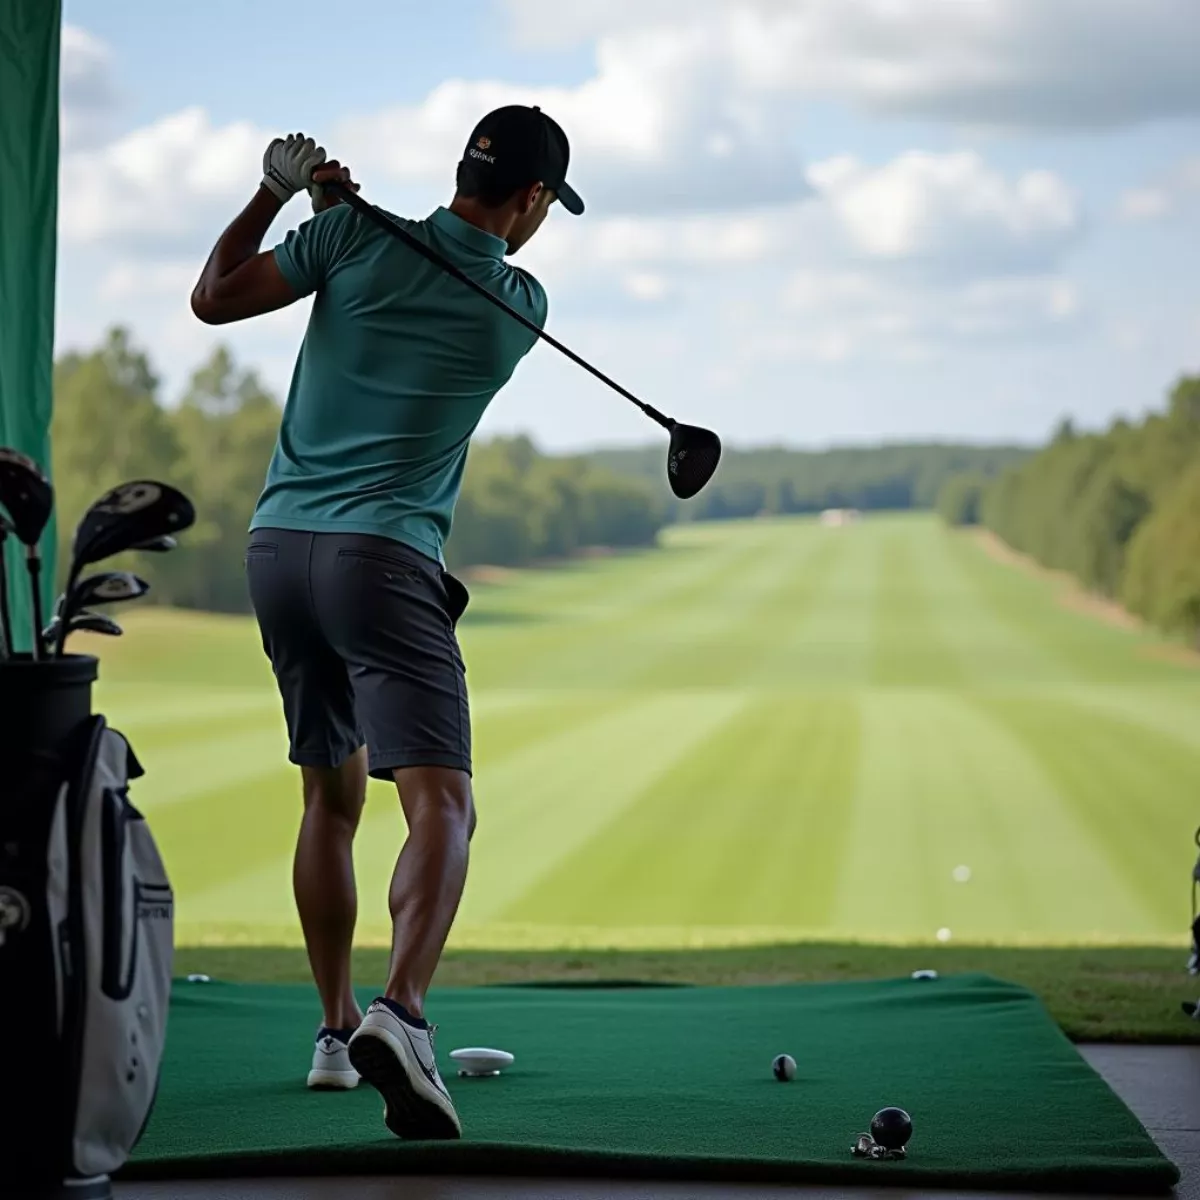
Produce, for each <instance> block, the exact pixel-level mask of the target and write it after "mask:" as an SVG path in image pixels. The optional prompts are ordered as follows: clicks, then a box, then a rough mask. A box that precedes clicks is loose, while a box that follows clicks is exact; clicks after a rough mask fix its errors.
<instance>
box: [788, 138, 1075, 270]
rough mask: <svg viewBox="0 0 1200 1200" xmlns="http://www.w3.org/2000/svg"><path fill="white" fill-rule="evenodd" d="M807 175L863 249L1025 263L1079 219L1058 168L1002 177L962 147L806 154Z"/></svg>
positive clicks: (1048, 251) (888, 254) (970, 263)
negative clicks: (885, 158)
mask: <svg viewBox="0 0 1200 1200" xmlns="http://www.w3.org/2000/svg"><path fill="white" fill-rule="evenodd" d="M809 177H810V179H811V180H812V181H813V184H814V185H815V186H816V188H817V189H818V191H820V193H821V194H822V196H823V197H824V198H825V199H826V200H828V202H829V204H830V205H831V206H832V208H833V211H834V212H835V214H836V216H837V219H838V221H839V223H840V225H841V226H842V228H843V229H844V230H845V232H846V233H847V234H848V236H849V237H850V239H851V241H852V243H853V244H854V246H855V248H856V249H858V250H859V251H861V252H862V253H864V254H866V255H868V256H869V257H872V258H878V259H885V260H892V261H895V260H901V259H925V260H944V261H945V262H947V263H953V264H954V265H955V266H956V267H957V268H958V269H960V270H961V269H978V268H979V267H980V265H987V266H989V267H1000V268H1009V269H1026V268H1028V267H1029V266H1031V265H1036V264H1039V263H1044V262H1045V261H1047V260H1052V259H1054V258H1056V257H1057V256H1058V255H1059V254H1060V253H1061V251H1062V250H1063V249H1064V248H1065V246H1066V245H1067V244H1068V243H1069V242H1070V241H1071V240H1072V239H1073V238H1074V236H1075V235H1076V234H1077V233H1078V231H1079V229H1080V224H1081V217H1080V209H1079V202H1078V200H1077V199H1076V197H1075V196H1074V194H1073V193H1072V191H1071V190H1070V188H1068V187H1067V185H1066V184H1065V183H1064V182H1063V181H1062V180H1061V179H1060V178H1059V177H1058V176H1057V175H1054V174H1053V173H1051V172H1048V171H1031V172H1028V173H1027V174H1024V175H1022V176H1019V177H1018V178H1017V179H1015V180H1012V181H1009V180H1007V179H1005V178H1004V176H1002V175H1001V174H1000V173H999V172H997V171H995V170H993V169H991V168H990V167H988V165H987V164H986V163H985V162H984V161H983V159H982V158H981V157H980V156H979V155H978V154H975V153H973V152H968V151H963V152H958V153H951V154H928V153H922V152H920V151H910V152H908V153H906V154H902V155H900V156H899V157H898V158H896V159H893V160H892V161H891V162H890V163H886V164H885V165H883V166H882V167H878V168H871V167H868V166H866V165H864V164H862V163H860V162H859V161H858V160H856V159H855V158H853V157H851V156H848V155H847V156H841V157H838V158H834V159H830V160H828V161H826V162H823V163H817V164H815V165H814V166H813V167H812V168H811V170H810V172H809Z"/></svg>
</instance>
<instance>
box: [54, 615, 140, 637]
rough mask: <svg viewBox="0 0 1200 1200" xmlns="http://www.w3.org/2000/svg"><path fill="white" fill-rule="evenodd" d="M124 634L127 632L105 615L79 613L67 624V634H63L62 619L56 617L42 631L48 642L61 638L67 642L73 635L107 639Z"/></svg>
mask: <svg viewBox="0 0 1200 1200" xmlns="http://www.w3.org/2000/svg"><path fill="white" fill-rule="evenodd" d="M124 632H125V630H123V629H122V628H121V626H120V625H118V624H117V623H116V621H114V620H113V619H112V617H106V616H105V615H104V614H103V613H94V612H77V613H76V614H75V615H74V616H73V617H71V619H70V620H69V621H68V622H67V627H66V633H64V632H63V619H62V617H61V616H55V617H52V618H51V620H50V623H49V624H48V625H47V626H46V628H45V629H44V630H42V637H43V638H44V639H45V640H46V641H47V642H50V641H54V640H55V639H56V638H60V637H61V639H62V641H64V642H65V641H66V639H67V635H68V634H72V633H100V634H103V635H104V636H105V637H120V636H121V635H122V634H123V633H124Z"/></svg>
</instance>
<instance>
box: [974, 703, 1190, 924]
mask: <svg viewBox="0 0 1200 1200" xmlns="http://www.w3.org/2000/svg"><path fill="white" fill-rule="evenodd" d="M974 703H975V704H977V705H978V706H979V707H980V709H981V710H982V711H985V712H987V713H988V714H989V715H990V717H991V718H992V719H993V720H994V721H996V722H997V723H999V724H1001V725H1003V726H1004V727H1005V728H1007V729H1008V730H1009V731H1010V732H1011V733H1012V735H1013V736H1014V737H1015V738H1017V739H1019V740H1020V742H1021V744H1022V745H1023V746H1024V747H1025V749H1026V752H1027V753H1028V754H1029V755H1030V756H1031V757H1033V758H1034V759H1035V760H1036V761H1037V762H1038V763H1039V764H1040V765H1041V769H1042V770H1043V771H1044V773H1045V774H1046V776H1047V778H1049V779H1051V780H1053V781H1054V784H1055V787H1056V789H1057V792H1058V794H1059V795H1060V796H1061V797H1062V803H1063V806H1064V807H1066V808H1069V809H1070V810H1071V812H1072V813H1073V814H1074V817H1075V821H1076V823H1077V824H1078V825H1080V826H1081V827H1083V828H1086V829H1087V830H1088V831H1089V834H1090V837H1091V839H1092V840H1093V841H1094V842H1095V843H1096V844H1098V845H1100V846H1102V847H1103V848H1104V850H1105V853H1106V858H1107V862H1108V869H1109V874H1110V875H1111V876H1112V877H1113V878H1114V879H1119V880H1121V881H1122V883H1123V885H1124V888H1125V889H1126V890H1128V891H1129V892H1130V893H1132V894H1134V895H1136V896H1137V897H1138V898H1139V899H1140V901H1141V903H1142V906H1143V909H1144V912H1145V913H1146V919H1147V922H1148V924H1149V925H1150V926H1151V927H1152V931H1154V932H1163V933H1168V932H1170V931H1171V930H1173V929H1175V928H1177V927H1178V924H1179V921H1180V914H1181V911H1182V909H1183V907H1184V903H1185V897H1184V895H1183V893H1184V891H1185V889H1184V887H1183V883H1182V881H1184V880H1186V879H1187V877H1188V874H1189V871H1190V867H1191V865H1192V863H1193V862H1194V859H1195V847H1194V846H1193V845H1192V844H1191V839H1190V834H1191V832H1192V830H1193V829H1194V828H1195V825H1196V796H1197V790H1196V784H1197V780H1200V751H1198V750H1197V749H1196V748H1194V747H1191V746H1187V745H1185V744H1184V743H1182V742H1179V741H1176V740H1174V739H1173V738H1169V737H1164V736H1163V735H1162V734H1159V733H1156V732H1154V731H1153V730H1150V729H1147V728H1145V727H1143V726H1138V725H1136V724H1133V723H1131V722H1128V721H1122V720H1119V719H1115V718H1113V717H1111V716H1108V715H1106V714H1101V713H1099V712H1097V711H1096V710H1095V709H1086V710H1085V709H1080V708H1077V707H1075V706H1073V705H1070V704H1066V703H1063V702H1061V701H1054V700H1045V699H1039V698H1037V697H1024V698H1020V699H1017V698H1012V697H1005V696H986V697H985V696H977V697H976V698H975V699H974ZM1098 883H1099V881H1097V880H1095V879H1094V878H1092V879H1091V881H1090V882H1089V885H1088V887H1087V889H1086V890H1087V891H1088V893H1089V894H1090V895H1092V896H1093V898H1095V899H1096V900H1097V902H1101V900H1100V898H1099V897H1097V896H1096V895H1095V893H1096V891H1097V890H1098Z"/></svg>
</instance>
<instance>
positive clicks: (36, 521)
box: [0, 448, 54, 662]
mask: <svg viewBox="0 0 1200 1200" xmlns="http://www.w3.org/2000/svg"><path fill="white" fill-rule="evenodd" d="M0 505H3V506H4V507H5V508H6V509H8V515H9V516H10V517H11V518H12V526H13V530H14V532H15V533H16V535H17V541H19V542H20V543H21V544H22V545H23V546H24V547H25V565H26V568H27V569H28V571H29V588H30V600H31V610H30V611H31V615H32V618H33V647H32V649H33V658H34V661H35V662H36V661H38V660H39V659H41V657H42V594H41V573H42V560H41V557H40V555H39V554H38V540H39V539H40V538H41V536H42V530H44V529H45V528H46V522H47V521H49V519H50V512H51V510H52V509H53V507H54V489H53V488H52V487H51V486H50V480H49V479H47V478H46V475H45V473H44V472H43V471H42V469H41V467H39V466H38V465H37V463H35V462H34V461H33V459H32V458H30V457H28V455H25V454H20V453H18V452H17V451H16V450H11V449H8V448H2V449H0Z"/></svg>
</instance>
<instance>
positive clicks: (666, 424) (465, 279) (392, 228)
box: [324, 183, 675, 429]
mask: <svg viewBox="0 0 1200 1200" xmlns="http://www.w3.org/2000/svg"><path fill="white" fill-rule="evenodd" d="M324 187H325V190H326V191H329V192H333V193H334V194H335V195H336V196H338V198H339V199H341V200H343V201H344V202H345V203H346V204H349V205H350V207H351V208H353V209H355V210H356V211H357V212H360V213H362V214H363V216H365V217H367V218H368V219H369V220H371V221H374V222H375V224H376V225H378V226H379V227H380V228H381V229H385V230H386V231H387V232H388V233H390V234H393V235H394V236H395V237H398V238H399V239H400V240H401V241H402V242H403V243H404V244H405V245H406V246H408V247H409V249H411V250H415V251H416V252H417V253H418V254H419V255H421V257H422V258H426V259H428V260H429V261H430V262H431V263H433V264H434V265H435V266H438V267H441V269H442V270H443V271H445V272H447V274H450V275H453V276H454V278H455V279H457V280H459V282H461V283H465V284H466V285H467V287H469V288H471V289H472V290H473V291H476V292H478V293H479V294H480V295H481V296H483V297H484V299H486V300H490V301H491V302H492V303H493V304H494V305H496V307H497V308H501V309H503V310H504V311H505V312H506V313H508V315H509V316H510V317H512V318H513V320H515V321H519V322H520V323H521V324H522V325H524V326H525V328H526V329H528V330H529V331H530V332H531V333H534V334H536V335H537V336H538V337H540V338H541V339H542V340H543V341H545V342H549V343H550V345H551V346H553V347H554V348H555V350H558V351H559V352H560V353H562V354H565V355H566V356H567V357H568V358H569V359H570V360H571V361H572V362H573V363H576V364H577V365H578V366H581V367H582V368H583V369H584V370H585V371H587V372H589V373H590V374H592V375H594V376H595V377H596V378H597V379H599V380H600V382H601V383H606V384H608V386H609V387H610V388H612V390H613V391H614V392H616V393H617V394H618V395H621V396H624V397H625V399H626V400H628V401H629V402H630V403H631V404H636V405H637V406H638V408H640V409H641V410H642V412H644V413H645V414H646V416H648V417H649V418H650V419H651V420H652V421H657V422H658V423H659V424H660V425H661V426H662V427H663V428H664V429H672V428H674V425H675V422H674V421H673V420H672V419H671V418H670V417H667V416H664V415H663V414H662V413H660V412H659V411H658V409H656V408H653V407H652V406H651V405H649V404H646V403H645V402H644V401H642V400H639V399H638V398H637V397H636V396H635V395H634V394H633V393H632V392H630V391H627V390H626V389H625V388H623V387H622V386H621V385H620V384H619V383H617V382H616V381H615V380H612V379H609V377H608V376H607V375H605V374H604V372H603V371H599V370H597V369H596V368H595V367H593V366H592V364H591V363H589V362H587V361H586V360H585V359H582V358H580V357H579V355H578V354H576V353H575V351H574V350H571V349H569V348H568V347H566V346H564V345H563V344H562V342H560V341H559V340H558V339H557V338H554V337H551V336H550V334H548V333H547V332H546V331H545V330H544V329H540V328H538V326H537V325H536V324H534V322H533V321H531V320H530V319H529V318H528V317H526V316H523V315H522V314H521V313H519V312H517V310H516V309H515V308H512V307H510V306H509V305H508V304H505V302H504V301H503V300H501V299H500V297H499V296H496V295H493V293H491V292H489V291H488V290H487V288H485V287H484V286H483V285H482V284H478V283H476V282H475V280H473V279H471V278H470V277H469V276H468V275H465V274H464V273H463V272H462V271H460V270H459V269H458V267H456V266H455V265H454V264H453V263H452V262H450V261H449V260H448V259H445V258H443V257H442V255H440V254H439V253H438V252H437V251H436V250H434V249H432V248H431V247H429V246H426V245H425V243H424V242H421V241H418V240H417V238H415V237H413V236H412V234H411V233H409V232H408V230H407V229H404V228H402V227H401V226H400V225H398V224H397V223H396V222H395V221H393V220H392V219H391V218H390V217H389V216H388V215H387V214H386V213H384V212H382V211H381V210H380V209H378V208H376V207H375V205H373V204H369V203H367V201H366V200H364V199H362V197H361V196H359V195H358V194H357V193H355V192H352V191H351V190H350V189H349V188H348V187H345V186H344V185H343V184H340V183H327V184H325V185H324Z"/></svg>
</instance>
